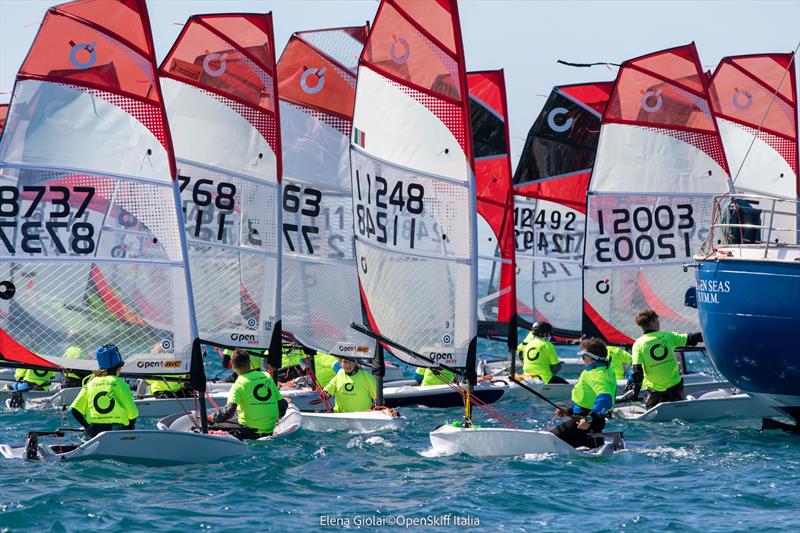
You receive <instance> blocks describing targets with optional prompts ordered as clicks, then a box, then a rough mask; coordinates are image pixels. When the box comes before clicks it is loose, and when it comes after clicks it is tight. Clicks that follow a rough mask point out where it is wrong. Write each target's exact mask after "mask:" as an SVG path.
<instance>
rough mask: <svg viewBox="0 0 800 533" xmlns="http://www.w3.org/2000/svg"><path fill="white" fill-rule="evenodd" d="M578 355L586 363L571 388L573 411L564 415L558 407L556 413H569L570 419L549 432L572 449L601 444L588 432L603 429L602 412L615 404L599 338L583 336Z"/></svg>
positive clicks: (612, 382) (613, 387)
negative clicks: (584, 337) (585, 337)
mask: <svg viewBox="0 0 800 533" xmlns="http://www.w3.org/2000/svg"><path fill="white" fill-rule="evenodd" d="M578 355H580V356H581V357H582V358H583V364H584V365H586V366H585V367H584V369H583V372H581V375H580V377H578V381H577V382H576V383H575V386H574V387H573V388H572V402H573V406H572V414H571V415H567V413H566V412H565V411H562V410H560V409H559V411H558V414H559V415H560V416H569V419H568V420H567V421H566V422H563V423H561V424H559V425H557V426H555V427H554V428H552V429H551V430H550V432H551V433H553V434H555V435H556V436H557V437H558V438H560V439H561V440H563V441H564V442H566V443H568V444H570V445H571V446H573V447H575V448H578V447H580V446H586V447H587V448H596V447H598V446H600V445H601V444H603V438H602V437H593V436H591V434H592V433H599V432H601V431H603V428H604V427H605V426H606V419H605V415H606V412H608V411H609V410H610V409H611V408H612V407H614V395H615V394H616V391H617V384H616V381H615V379H614V373H613V371H612V370H611V369H610V368H609V365H608V350H607V348H606V345H605V343H604V342H603V341H602V340H600V339H583V340H582V341H581V343H580V352H578Z"/></svg>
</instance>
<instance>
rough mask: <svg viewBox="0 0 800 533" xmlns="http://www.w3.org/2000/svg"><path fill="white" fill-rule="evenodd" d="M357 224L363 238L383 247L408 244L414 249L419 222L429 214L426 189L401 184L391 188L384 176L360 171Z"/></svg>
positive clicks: (413, 184) (408, 183)
mask: <svg viewBox="0 0 800 533" xmlns="http://www.w3.org/2000/svg"><path fill="white" fill-rule="evenodd" d="M355 174H356V190H355V192H356V195H357V197H358V201H357V202H356V212H355V215H356V220H355V229H356V231H357V232H358V234H359V235H361V236H362V237H366V238H368V239H375V240H376V241H377V242H379V243H381V244H389V243H391V244H392V245H393V246H398V243H402V242H403V241H408V247H409V248H414V245H415V242H414V241H415V235H416V233H417V231H416V225H417V218H416V216H415V215H421V214H422V213H423V211H424V210H425V203H424V200H425V187H423V186H422V185H421V184H419V183H412V182H403V181H402V180H398V181H396V182H394V183H393V184H391V185H390V183H389V182H388V180H387V179H386V178H384V177H383V176H378V175H375V176H371V175H370V174H369V173H366V172H364V173H363V175H362V173H361V172H359V171H358V170H356V173H355Z"/></svg>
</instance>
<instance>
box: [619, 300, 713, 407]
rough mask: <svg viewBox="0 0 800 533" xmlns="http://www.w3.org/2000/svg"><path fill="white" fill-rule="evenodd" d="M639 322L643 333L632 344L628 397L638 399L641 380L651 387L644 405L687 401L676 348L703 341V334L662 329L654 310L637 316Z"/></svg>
mask: <svg viewBox="0 0 800 533" xmlns="http://www.w3.org/2000/svg"><path fill="white" fill-rule="evenodd" d="M636 325H637V326H639V327H640V328H642V331H643V332H644V335H642V336H641V337H639V338H638V339H636V342H635V343H633V366H632V367H631V376H630V379H629V381H628V386H627V387H626V390H627V391H630V390H632V391H633V392H632V393H631V392H627V393H626V394H625V395H624V398H625V399H629V398H630V397H632V398H631V399H638V397H639V392H640V391H641V389H642V382H643V381H646V382H647V386H648V390H647V396H646V397H645V402H644V404H645V408H646V409H650V408H652V407H655V406H656V405H658V404H659V403H662V402H676V401H680V400H685V399H686V396H685V395H684V393H683V378H682V377H681V374H680V371H679V370H678V361H677V359H675V348H681V347H683V346H696V345H697V344H698V343H700V342H702V341H703V334H702V333H700V332H696V333H675V332H672V331H660V329H661V323H660V322H659V320H658V315H657V314H656V312H655V311H653V310H652V309H644V310H642V311H640V312H639V314H637V315H636Z"/></svg>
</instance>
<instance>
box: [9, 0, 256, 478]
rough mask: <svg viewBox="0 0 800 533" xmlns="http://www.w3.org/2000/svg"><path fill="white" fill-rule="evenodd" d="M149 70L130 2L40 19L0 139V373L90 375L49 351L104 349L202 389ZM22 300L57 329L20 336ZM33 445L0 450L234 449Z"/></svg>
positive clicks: (148, 438) (71, 6)
mask: <svg viewBox="0 0 800 533" xmlns="http://www.w3.org/2000/svg"><path fill="white" fill-rule="evenodd" d="M65 39H66V40H67V42H68V43H69V44H70V46H69V47H65V46H63V43H64V40H65ZM54 50H56V51H57V50H61V51H62V52H61V53H58V52H54ZM156 70H157V69H156V64H155V55H154V51H153V42H152V36H151V31H150V25H149V20H148V16H147V8H146V5H145V2H144V0H139V1H127V2H106V1H99V0H98V1H83V2H71V3H67V4H62V5H59V6H56V7H53V8H50V9H49V10H48V12H47V14H46V15H45V17H44V21H43V22H42V25H41V27H40V29H39V33H38V35H37V37H36V39H35V40H34V43H33V45H32V46H31V49H30V51H29V53H28V55H27V57H26V59H25V62H24V63H23V65H22V67H21V69H20V72H19V74H18V75H17V81H16V85H15V88H14V94H13V97H12V103H11V109H10V112H9V116H8V121H7V124H6V128H5V130H4V132H3V137H2V139H0V169H2V175H1V179H2V183H3V184H2V191H3V192H2V205H3V207H2V209H0V218H1V219H2V228H3V229H2V241H3V243H2V247H0V248H2V250H1V251H0V254H2V264H3V270H2V272H3V274H2V277H3V279H2V281H0V287H2V290H1V291H0V298H2V299H3V300H4V301H5V302H7V303H8V304H9V306H8V314H7V315H4V316H2V317H0V354H1V355H2V360H1V361H0V363H2V364H4V365H10V366H19V367H27V368H38V369H45V370H58V369H70V370H74V369H80V370H92V369H94V368H96V366H95V365H96V363H95V362H94V360H91V359H88V358H87V359H67V358H64V357H58V356H53V355H52V354H61V353H64V349H65V348H66V347H67V343H80V344H81V345H86V346H89V347H91V346H98V345H101V344H105V343H108V342H114V343H115V344H116V345H117V346H118V347H119V349H120V352H121V353H122V355H123V358H124V366H123V369H122V372H123V375H127V376H142V377H145V376H154V375H155V376H164V375H169V374H186V373H188V374H189V375H190V381H191V384H192V387H193V388H194V390H195V391H197V392H199V393H201V394H202V392H203V391H204V388H205V375H204V372H203V365H202V359H201V355H200V345H199V341H198V337H197V328H196V324H195V320H194V310H193V306H192V293H191V287H190V286H189V278H188V266H187V262H186V243H185V241H184V239H183V228H182V220H181V218H180V217H179V216H178V214H179V210H178V195H177V191H178V189H177V187H176V182H175V180H176V179H177V174H176V168H175V161H174V157H173V152H172V141H171V138H170V132H169V127H168V125H167V121H166V114H165V111H164V107H163V97H162V94H161V90H160V87H159V83H158V77H157V74H156ZM131 221H135V223H132V222H131ZM120 246H124V249H125V253H120ZM31 294H35V295H36V298H38V299H40V303H41V302H47V304H48V305H49V306H50V307H51V311H52V316H53V317H57V318H59V319H60V320H62V321H63V323H54V324H52V325H50V324H47V325H45V326H52V327H43V328H38V327H36V326H37V325H38V324H39V322H38V320H39V317H36V316H31V314H30V313H29V310H30V309H31V307H29V306H28V305H27V303H28V302H29V301H30V300H29V298H30V296H31ZM65 331H67V332H69V335H64V332H65ZM87 357H88V354H87ZM201 411H202V412H203V413H204V411H205V410H204V406H203V404H201ZM203 429H205V428H203ZM44 433H48V432H44ZM39 434H41V432H39V433H36V432H34V433H31V434H30V435H29V440H28V443H27V445H26V446H24V447H14V446H8V445H2V446H0V454H2V455H3V456H4V457H27V458H29V459H33V458H43V459H47V460H80V459H90V458H92V459H97V458H114V459H117V460H121V461H132V462H157V463H163V462H187V463H191V462H207V461H216V460H220V459H223V458H226V457H233V456H237V455H241V454H242V453H244V451H246V450H247V446H246V445H244V444H243V443H241V442H239V441H237V440H236V439H233V438H232V437H224V436H215V435H209V434H207V433H205V432H203V433H179V432H172V431H166V432H165V431H156V430H132V431H107V432H103V433H100V434H99V435H97V436H96V437H94V438H92V439H90V440H89V441H87V442H84V443H82V444H79V445H69V446H62V445H52V444H42V443H39V442H38V439H37V436H38V435H39ZM55 435H56V436H63V435H64V433H63V432H60V431H58V432H55Z"/></svg>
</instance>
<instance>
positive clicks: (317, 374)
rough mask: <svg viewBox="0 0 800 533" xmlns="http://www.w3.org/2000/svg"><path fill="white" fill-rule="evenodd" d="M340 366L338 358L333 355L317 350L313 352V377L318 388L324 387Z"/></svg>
mask: <svg viewBox="0 0 800 533" xmlns="http://www.w3.org/2000/svg"><path fill="white" fill-rule="evenodd" d="M341 368H342V365H341V364H339V358H338V357H335V356H333V355H330V354H327V353H323V352H317V353H315V354H314V378H315V379H316V380H317V384H319V386H320V388H322V389H324V388H325V387H327V386H328V383H330V382H331V381H333V378H335V377H336V373H337V372H339V370H340V369H341Z"/></svg>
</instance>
